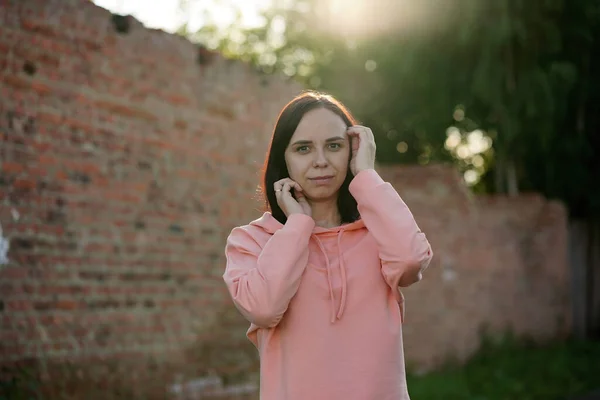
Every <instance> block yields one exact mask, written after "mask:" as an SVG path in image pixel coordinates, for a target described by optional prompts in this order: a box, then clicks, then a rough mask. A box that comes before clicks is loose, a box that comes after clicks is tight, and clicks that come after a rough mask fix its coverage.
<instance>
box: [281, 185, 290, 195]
mask: <svg viewBox="0 0 600 400" xmlns="http://www.w3.org/2000/svg"><path fill="white" fill-rule="evenodd" d="M290 189H291V188H290V183H289V182H285V183H284V184H283V188H282V189H281V194H290Z"/></svg>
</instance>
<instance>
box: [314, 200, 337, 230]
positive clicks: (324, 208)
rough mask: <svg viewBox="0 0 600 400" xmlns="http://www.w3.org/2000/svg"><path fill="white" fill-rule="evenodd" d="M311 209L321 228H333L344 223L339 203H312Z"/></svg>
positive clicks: (316, 222)
mask: <svg viewBox="0 0 600 400" xmlns="http://www.w3.org/2000/svg"><path fill="white" fill-rule="evenodd" d="M310 208H311V211H312V217H313V219H314V220H315V224H316V225H317V226H320V227H321V228H333V227H336V226H340V225H341V223H342V221H341V217H340V212H339V211H338V206H337V201H335V200H334V201H327V202H311V203H310Z"/></svg>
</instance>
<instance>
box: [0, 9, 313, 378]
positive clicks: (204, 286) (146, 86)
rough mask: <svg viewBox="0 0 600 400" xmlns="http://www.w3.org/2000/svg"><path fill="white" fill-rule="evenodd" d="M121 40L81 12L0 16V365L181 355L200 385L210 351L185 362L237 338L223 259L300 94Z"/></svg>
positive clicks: (149, 34)
mask: <svg viewBox="0 0 600 400" xmlns="http://www.w3.org/2000/svg"><path fill="white" fill-rule="evenodd" d="M129 22H130V27H129V31H128V32H127V33H121V34H120V33H118V32H116V30H115V26H114V24H113V22H112V20H111V14H110V13H109V12H107V11H106V10H104V9H101V8H99V7H96V6H94V5H93V4H92V3H91V2H89V1H85V0H69V1H42V0H39V1H33V0H28V1H24V0H19V1H8V2H7V1H2V2H1V3H0V137H1V143H0V146H1V147H0V165H1V168H2V169H1V172H0V174H1V176H0V222H1V224H2V228H3V236H4V237H5V238H8V239H9V240H10V251H9V253H8V258H9V260H10V263H9V264H8V265H5V266H2V267H1V269H0V291H1V293H2V295H1V303H0V304H1V309H0V310H1V311H0V317H1V326H0V334H1V340H0V357H1V358H2V360H4V361H12V360H29V364H32V365H33V368H34V369H37V366H36V363H37V360H39V359H43V360H54V361H52V362H55V363H56V364H57V365H58V364H64V363H66V361H62V360H63V359H68V360H69V363H71V364H74V365H75V364H78V362H75V361H74V359H75V358H77V359H78V360H84V359H85V360H91V359H93V360H106V363H109V360H115V359H119V358H121V359H123V360H129V361H127V363H125V364H127V367H126V369H129V370H130V369H131V365H130V364H131V358H132V357H131V354H146V355H148V358H149V359H150V358H155V359H163V358H164V357H167V355H171V354H175V353H177V352H180V351H181V350H182V348H185V349H186V350H188V348H187V346H191V347H193V349H194V350H193V351H191V350H190V351H186V355H187V356H188V357H189V358H191V360H192V361H190V362H189V363H186V365H190V368H191V369H192V371H191V372H190V373H189V375H190V376H199V375H202V374H206V373H208V372H209V370H211V369H214V368H215V366H214V365H208V364H209V363H204V362H201V361H200V360H207V359H208V360H212V359H216V356H215V355H214V350H213V349H215V348H217V347H215V346H210V347H209V348H206V346H204V347H202V346H193V345H194V344H195V343H196V342H198V343H211V342H210V340H213V339H214V338H215V337H218V336H215V335H214V334H213V333H214V329H215V328H214V327H215V326H223V318H229V319H231V320H232V321H234V322H237V320H236V319H235V318H236V317H235V316H230V315H229V311H227V310H226V311H227V312H225V313H224V308H223V307H224V306H228V305H229V304H230V303H229V299H228V297H226V295H227V293H226V291H225V288H224V285H223V281H222V278H221V275H222V270H223V266H224V258H223V246H224V241H225V238H226V236H227V234H228V233H229V231H230V229H231V227H233V226H234V225H235V224H236V223H238V222H239V221H246V220H249V219H251V218H253V217H254V216H255V215H256V212H257V211H256V209H258V208H259V206H260V204H259V203H258V202H256V201H254V199H253V196H254V195H255V190H256V185H257V182H258V181H257V177H258V170H259V166H260V165H261V163H262V161H263V157H264V154H265V151H266V147H267V137H268V136H269V135H270V132H271V130H272V126H273V123H274V121H275V118H276V117H277V112H278V111H279V109H280V108H281V107H282V106H283V105H284V104H285V102H286V101H288V100H289V99H291V97H293V96H294V95H295V94H297V93H298V92H299V91H300V89H301V88H300V87H297V86H295V85H293V84H291V83H289V82H287V81H286V80H285V79H283V78H279V77H265V76H262V75H259V74H257V73H256V72H255V71H253V69H252V68H251V67H249V66H247V65H244V64H242V63H238V62H231V61H228V60H225V59H222V58H221V57H218V56H215V55H214V54H209V53H207V52H205V51H199V49H198V48H197V47H196V46H194V45H193V44H191V43H189V42H188V41H186V40H184V39H182V38H180V37H176V36H173V35H168V34H166V33H163V32H161V31H158V30H148V29H145V28H144V27H143V26H142V25H141V24H140V23H139V22H137V21H135V20H133V19H132V20H130V21H129ZM224 315H225V317H224ZM222 331H224V329H221V331H219V334H220V335H222V334H223V332H222ZM211 335H212V336H211ZM232 335H234V336H235V340H232V341H231V343H230V344H229V346H230V347H231V346H234V345H240V346H243V348H244V349H246V351H247V347H246V346H247V345H248V344H247V342H246V340H245V338H244V331H243V330H239V329H237V330H234V332H233V333H232ZM220 338H221V339H222V340H223V341H227V337H223V336H220ZM208 339H210V340H208ZM210 357H212V358H210ZM229 358H231V357H229ZM44 362H46V361H44ZM48 362H49V361H48ZM103 362H104V361H103ZM110 362H111V363H112V361H110ZM140 362H142V361H140ZM145 362H146V361H143V363H145ZM148 363H150V364H151V363H152V360H150V361H148ZM94 364H98V363H97V362H96V363H94ZM94 364H92V363H82V364H81V365H83V366H87V367H91V365H94ZM159 364H160V363H159ZM222 364H224V366H223V368H226V367H227V368H229V366H230V365H234V363H233V362H223V363H222ZM119 365H124V362H120V361H119V362H116V363H114V368H117V369H115V371H120V370H121V369H120V368H122V367H119ZM144 365H146V364H144ZM87 367H86V368H87ZM73 368H74V370H76V371H79V370H80V366H76V367H73ZM42 369H47V368H42ZM147 369H148V368H145V367H144V368H140V373H141V371H142V370H147ZM53 370H56V368H54V369H52V368H50V371H51V372H52V371H53ZM79 373H80V374H83V373H85V372H81V371H80V372H79ZM177 373H183V374H185V373H186V372H185V371H178V372H177ZM99 374H100V372H97V371H96V372H93V373H92V372H90V376H99ZM112 375H113V376H118V375H119V374H118V373H112ZM103 379H104V378H103ZM107 379H108V378H107ZM165 379H167V378H165ZM168 379H169V380H170V379H173V380H175V377H174V376H173V377H171V376H169V377H168ZM104 384H105V383H104Z"/></svg>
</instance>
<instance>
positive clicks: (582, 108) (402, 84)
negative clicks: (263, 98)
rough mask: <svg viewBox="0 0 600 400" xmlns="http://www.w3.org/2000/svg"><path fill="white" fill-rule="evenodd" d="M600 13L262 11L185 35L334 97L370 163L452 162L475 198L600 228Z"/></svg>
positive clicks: (512, 0) (423, 3) (567, 5)
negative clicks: (533, 200) (522, 201)
mask: <svg viewBox="0 0 600 400" xmlns="http://www.w3.org/2000/svg"><path fill="white" fill-rule="evenodd" d="M599 4H600V3H598V2H597V1H595V0H569V1H568V2H567V1H565V0H540V1H530V0H484V1H482V0H446V1H444V2H439V1H434V0H419V1H417V0H403V1H394V0H370V1H367V0H353V1H351V2H342V1H338V0H328V1H316V0H297V1H293V0H292V1H286V0H274V2H273V7H271V8H269V9H268V10H267V11H266V12H265V15H264V18H265V24H264V26H262V27H259V28H253V29H243V28H240V26H239V24H232V25H231V26H230V27H229V28H228V29H221V30H218V29H215V28H214V27H211V26H205V27H203V28H202V29H201V30H200V31H199V32H195V33H194V34H192V35H191V36H192V37H195V38H196V40H199V41H202V42H203V43H206V44H208V45H210V46H211V47H213V48H216V49H219V50H220V51H222V52H223V53H224V54H225V55H227V56H230V57H237V58H241V59H243V60H246V61H248V62H252V63H253V64H255V65H256V66H257V68H260V69H262V70H263V71H264V72H267V73H271V72H275V71H278V72H283V73H285V74H287V75H289V76H293V77H294V78H295V79H297V80H299V81H301V82H302V83H304V84H305V85H306V86H307V87H308V88H313V89H318V90H323V91H327V92H330V93H332V94H334V95H336V96H337V97H338V98H340V99H341V100H342V101H343V102H344V103H346V104H347V105H348V106H349V107H350V108H351V109H352V110H353V111H354V112H355V114H356V115H357V117H358V118H359V119H360V120H361V122H362V123H364V124H366V125H369V126H371V127H372V128H373V131H374V133H375V134H376V140H377V144H378V154H377V157H378V160H379V162H381V163H422V164H426V163H429V162H445V161H453V162H455V163H456V165H458V167H459V168H460V169H461V170H463V171H465V172H466V171H470V172H471V173H472V174H474V176H475V177H479V180H478V181H477V183H476V184H475V185H474V189H475V190H478V191H485V192H501V193H502V192H508V193H511V194H512V193H517V192H518V191H519V190H535V191H539V192H542V193H544V194H546V195H547V196H550V197H554V198H560V199H562V200H564V201H566V202H567V204H568V205H569V207H570V209H571V211H572V213H573V214H575V215H578V216H586V215H595V216H600V189H595V186H598V185H594V179H595V176H594V174H595V173H597V172H599V169H600V167H599V165H598V164H599V163H598V161H597V159H595V158H594V152H596V153H597V152H598V150H600V142H599V140H598V139H597V138H596V135H594V132H595V131H597V129H598V127H599V126H598V122H599V120H598V117H596V115H597V114H599V111H600V110H598V107H599V106H598V99H597V97H598V95H597V94H596V93H598V90H593V88H596V89H597V88H598V86H599V85H600V84H599V81H600V79H599V78H597V77H596V76H595V75H594V74H593V73H592V71H593V68H594V66H597V65H598V62H599V60H598V57H599V56H598V54H600V48H599V45H598V42H599V41H600V32H599V26H600V11H599V10H600V5H599ZM490 144H491V146H490Z"/></svg>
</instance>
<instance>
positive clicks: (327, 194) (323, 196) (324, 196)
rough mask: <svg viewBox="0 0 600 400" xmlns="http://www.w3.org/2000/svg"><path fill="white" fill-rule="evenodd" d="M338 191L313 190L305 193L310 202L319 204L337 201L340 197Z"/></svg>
mask: <svg viewBox="0 0 600 400" xmlns="http://www.w3.org/2000/svg"><path fill="white" fill-rule="evenodd" d="M338 191H339V189H337V190H332V188H326V187H321V188H312V189H311V190H310V191H307V192H306V193H305V195H306V198H307V199H308V200H310V201H314V202H319V201H327V200H331V199H337V196H338Z"/></svg>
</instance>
